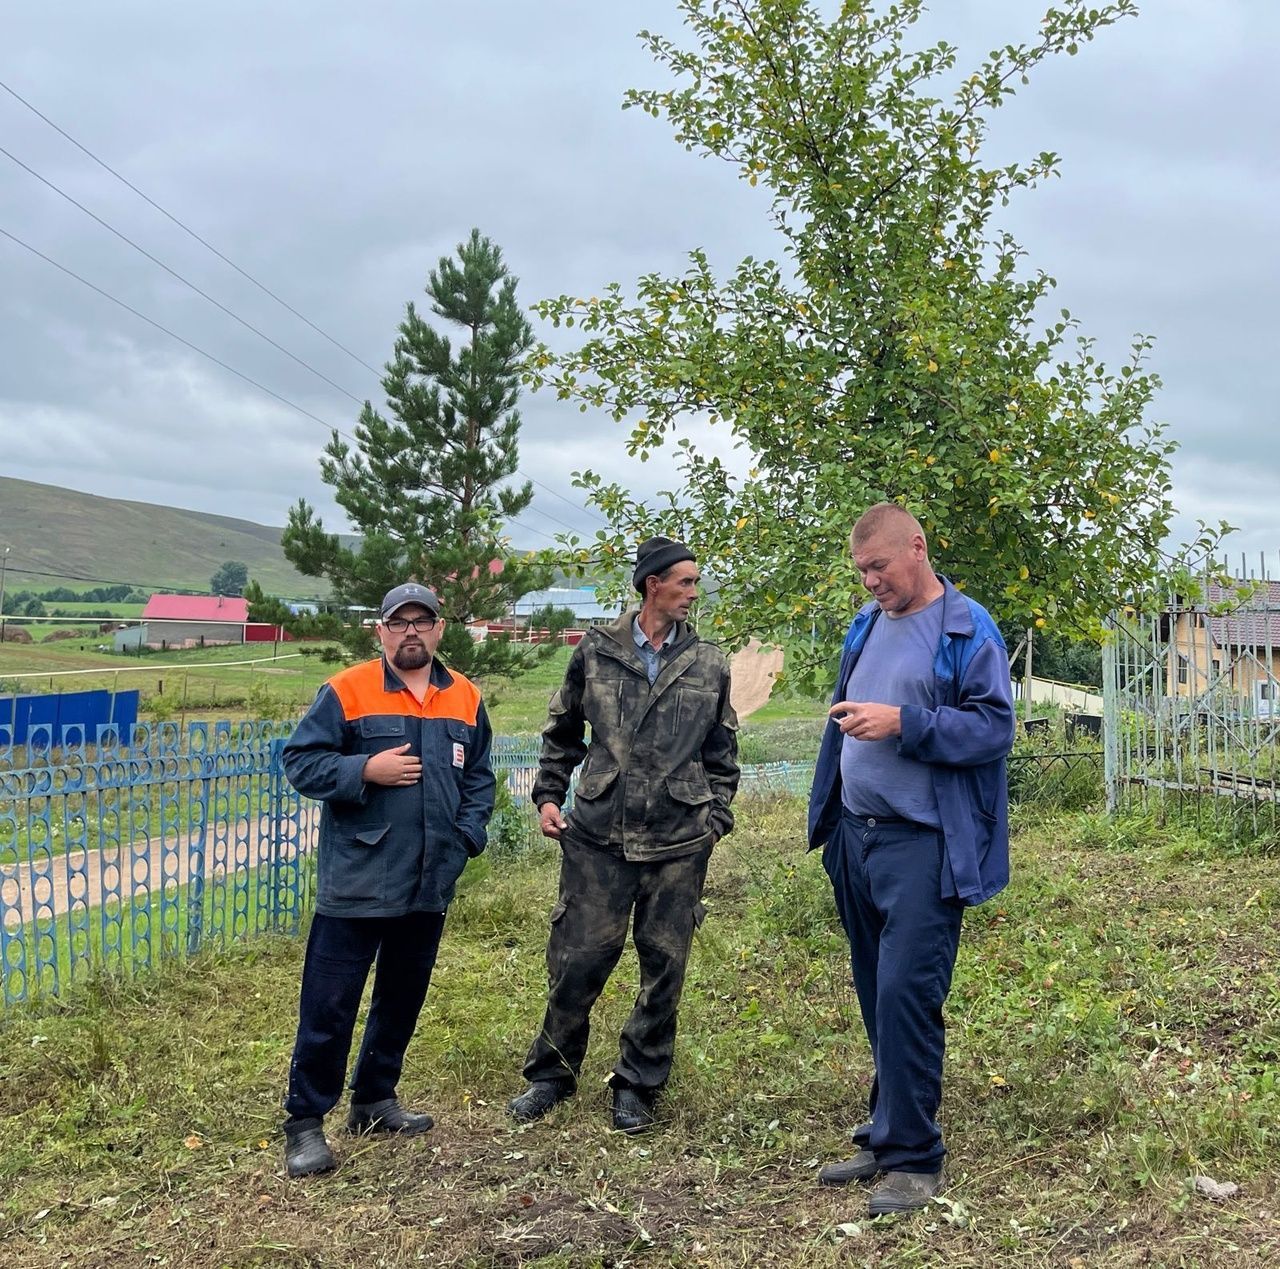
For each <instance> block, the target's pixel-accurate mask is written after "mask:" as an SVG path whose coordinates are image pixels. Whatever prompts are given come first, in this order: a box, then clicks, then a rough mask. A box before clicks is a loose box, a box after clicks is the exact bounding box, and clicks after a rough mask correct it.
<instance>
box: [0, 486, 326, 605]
mask: <svg viewBox="0 0 1280 1269" xmlns="http://www.w3.org/2000/svg"><path fill="white" fill-rule="evenodd" d="M280 532H281V531H280V529H277V528H270V527H268V526H267V525H263V524H254V523H253V522H252V521H250V520H234V519H232V518H231V517H230V516H217V515H209V514H207V513H206V512H203V511H184V510H181V509H180V508H178V507H160V506H154V505H152V504H151V503H148V502H127V501H125V500H124V499H121V498H99V497H97V496H96V495H94V494H87V493H78V492H77V491H75V490H73V489H62V488H59V487H58V486H56V485H38V484H35V483H34V482H32V481H29V480H13V479H11V478H9V477H7V476H0V548H3V547H4V546H8V547H10V548H11V550H10V553H9V567H8V581H7V588H8V589H10V590H44V589H48V588H49V587H51V586H69V587H72V588H73V589H84V588H87V587H89V586H92V585H93V582H90V581H80V580H77V579H79V578H94V579H101V580H102V581H107V582H116V581H119V582H132V583H136V584H137V585H138V586H139V587H141V588H142V589H144V590H165V589H187V590H204V591H207V590H208V589H209V579H210V578H211V577H212V576H213V574H214V571H215V570H216V569H217V568H218V566H219V565H220V564H222V563H224V562H225V561H226V560H243V561H244V563H245V564H247V565H248V568H249V576H250V577H251V578H253V579H254V580H255V581H257V582H259V583H261V585H262V588H263V589H264V590H265V591H267V593H268V594H273V595H280V596H283V597H284V598H287V599H309V598H316V597H319V596H323V595H326V594H328V591H329V587H328V584H327V583H326V582H324V581H323V580H322V579H320V578H315V577H303V576H302V574H301V573H298V572H296V571H295V570H294V568H293V567H292V566H291V565H290V564H289V562H288V561H287V560H286V559H285V557H284V552H283V551H282V550H281V549H280Z"/></svg>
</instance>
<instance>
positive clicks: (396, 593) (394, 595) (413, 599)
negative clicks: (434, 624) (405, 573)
mask: <svg viewBox="0 0 1280 1269" xmlns="http://www.w3.org/2000/svg"><path fill="white" fill-rule="evenodd" d="M406 604H419V605H421V606H422V607H423V608H425V609H426V610H427V611H428V612H429V613H430V614H431V615H432V616H433V617H438V616H439V615H440V601H439V600H438V599H437V598H436V594H435V591H432V590H428V589H427V588H426V587H425V586H423V585H420V584H419V583H418V582H405V583H404V584H403V585H400V586H393V587H392V588H391V589H390V590H389V591H387V593H386V594H385V595H384V596H383V598H382V609H381V612H382V617H383V619H384V620H385V619H386V618H387V617H390V616H391V614H392V613H394V612H395V611H396V610H397V609H399V608H403V607H404V606H405V605H406Z"/></svg>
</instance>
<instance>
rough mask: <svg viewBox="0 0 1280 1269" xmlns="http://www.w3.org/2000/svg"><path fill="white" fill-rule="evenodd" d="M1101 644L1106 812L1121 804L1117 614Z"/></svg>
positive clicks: (1103, 763)
mask: <svg viewBox="0 0 1280 1269" xmlns="http://www.w3.org/2000/svg"><path fill="white" fill-rule="evenodd" d="M1105 624H1106V638H1105V639H1104V640H1103V643H1102V779H1103V783H1104V785H1105V786H1106V790H1107V813H1108V814H1109V815H1114V814H1115V813H1116V810H1117V809H1118V808H1119V805H1120V672H1119V657H1120V631H1119V622H1118V620H1117V618H1116V615H1115V614H1114V613H1112V614H1111V616H1109V617H1108V618H1107V620H1106V623H1105Z"/></svg>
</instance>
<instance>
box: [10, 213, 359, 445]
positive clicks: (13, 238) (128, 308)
mask: <svg viewBox="0 0 1280 1269" xmlns="http://www.w3.org/2000/svg"><path fill="white" fill-rule="evenodd" d="M0 235H3V236H4V237H6V238H8V239H9V241H10V242H16V243H17V244H18V246H20V247H22V248H23V249H24V250H26V251H29V252H31V254H32V255H33V256H38V257H39V258H40V259H41V260H43V261H44V262H45V264H51V265H52V266H53V267H54V268H55V269H57V270H58V271H59V272H60V273H65V274H66V275H67V277H69V278H75V280H76V281H77V282H79V283H80V284H81V285H82V286H87V287H88V288H89V290H91V291H96V292H97V293H98V294H99V295H101V296H102V298H103V299H104V300H110V301H111V303H112V304H117V305H119V306H120V307H121V308H122V309H124V310H125V312H127V313H132V314H133V315H134V317H136V318H139V319H140V320H141V321H144V322H146V323H147V325H148V326H154V327H155V329H156V330H158V331H162V332H163V333H164V334H166V335H168V336H169V338H170V339H176V340H177V341H178V343H180V344H182V345H183V346H184V347H186V348H190V349H191V351H192V352H194V353H199V354H200V356H201V357H204V358H206V359H207V360H209V361H211V362H213V364H214V365H215V366H221V367H222V369H223V370H226V371H229V372H230V373H231V374H233V375H235V376H236V378H237V379H243V380H244V382H245V383H247V384H250V385H251V386H252V387H255V388H257V389H258V391H259V392H265V393H266V394H267V396H269V397H274V398H275V399H276V400H277V401H279V402H280V403H281V404H282V405H287V406H288V407H289V408H290V409H291V410H297V412H298V413H299V414H302V415H305V416H306V417H307V418H309V419H312V420H314V421H315V422H316V423H319V424H320V426H321V427H323V428H327V429H328V430H329V431H332V432H338V429H337V428H336V427H334V426H333V424H332V423H326V422H325V421H324V419H322V418H321V417H320V416H319V415H318V414H312V413H311V411H310V410H308V409H306V408H305V407H304V406H301V405H299V404H298V403H297V402H296V401H290V400H289V398H288V397H284V396H281V395H280V393H278V392H276V391H275V390H274V389H272V388H268V387H267V386H266V384H264V383H259V382H258V381H257V380H256V379H252V378H250V377H249V376H248V375H247V374H245V373H244V372H243V371H240V370H237V369H236V368H235V367H234V366H231V365H228V364H227V363H226V362H225V361H223V360H222V358H221V357H215V356H214V355H213V353H211V352H206V351H205V350H204V349H203V348H201V347H200V346H199V345H198V344H193V343H192V342H191V341H190V340H189V339H184V338H183V337H182V336H181V335H179V334H177V333H176V332H175V331H171V330H170V329H169V328H168V327H167V326H163V325H161V323H159V322H157V321H156V320H155V318H153V317H148V316H147V315H146V314H145V313H141V312H139V311H138V310H137V309H136V308H134V307H133V306H132V305H131V304H126V303H125V302H124V300H121V299H117V298H116V297H115V296H114V295H112V294H111V293H110V292H109V291H104V290H103V289H102V288H101V287H100V286H96V285H95V284H94V283H92V282H90V281H89V280H88V278H83V277H81V276H80V274H78V273H76V272H75V270H74V269H68V268H67V266H66V265H65V264H59V263H58V262H57V261H56V260H54V259H53V258H52V257H50V256H47V255H45V254H44V252H43V251H39V250H37V249H36V248H35V247H33V246H32V245H31V244H30V243H29V242H24V241H23V240H22V239H21V238H19V237H18V235H17V234H14V233H10V232H9V230H7V229H5V228H4V226H2V225H0ZM338 434H339V435H340V436H346V433H345V432H338ZM347 439H348V440H352V439H353V438H352V437H350V436H348V437H347Z"/></svg>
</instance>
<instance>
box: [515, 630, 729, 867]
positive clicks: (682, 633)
mask: <svg viewBox="0 0 1280 1269" xmlns="http://www.w3.org/2000/svg"><path fill="white" fill-rule="evenodd" d="M635 616H636V614H635V612H634V611H632V612H627V613H624V614H623V616H622V617H620V618H619V619H618V620H617V621H616V622H614V623H613V624H612V625H611V626H597V627H595V628H594V629H592V630H589V631H588V632H587V634H586V635H585V636H584V638H583V640H582V642H581V643H579V644H578V646H577V647H576V648H575V649H574V651H573V656H572V657H570V659H569V668H568V669H567V670H566V671H565V676H564V683H563V684H562V685H561V687H560V689H559V691H557V692H556V694H555V695H554V696H553V697H552V698H551V705H550V708H549V716H548V718H547V725H546V727H545V728H544V729H543V732H542V759H541V763H540V765H539V768H538V776H537V779H536V780H535V782H534V786H533V801H534V804H535V805H537V806H542V805H543V804H544V803H546V802H554V803H555V804H556V805H557V806H563V805H564V803H565V797H566V795H567V793H568V789H569V777H570V776H571V775H572V773H573V769H574V768H575V767H576V766H577V765H578V764H579V763H580V762H583V759H584V758H585V760H586V761H585V764H584V766H583V768H582V772H581V774H580V775H579V777H578V787H577V789H576V791H575V793H574V800H573V806H572V809H571V810H570V812H569V814H568V823H569V832H570V833H572V834H573V836H574V837H575V838H577V839H579V840H582V841H585V842H588V843H594V844H596V845H604V846H613V847H620V848H621V850H622V853H623V854H624V856H625V857H626V858H627V859H633V860H651V859H661V858H664V857H667V856H673V855H684V854H689V853H691V852H693V851H696V850H699V849H701V848H702V847H704V846H710V845H712V844H714V843H715V842H716V841H718V840H719V839H720V838H721V837H723V836H724V835H725V834H726V833H727V832H729V831H730V829H732V828H733V812H732V811H731V810H730V809H729V804H730V803H731V802H732V801H733V795H734V793H735V792H736V791H737V788H738V736H737V732H738V719H737V716H736V715H735V714H734V712H733V707H732V706H731V705H730V704H729V663H728V662H727V661H726V660H725V656H724V653H723V652H721V651H720V649H719V648H717V647H715V646H713V645H712V644H709V643H703V642H702V641H701V640H700V639H699V638H698V636H697V634H695V633H694V631H693V629H692V628H691V627H690V626H688V625H687V624H685V623H683V622H681V623H679V624H678V625H677V626H676V634H675V638H674V640H673V641H672V643H671V645H670V647H669V648H667V649H666V651H665V652H664V653H663V657H662V666H661V669H660V670H659V672H658V677H657V679H656V680H655V682H654V684H653V686H652V687H650V686H649V679H648V676H647V675H646V674H645V667H644V661H643V660H642V658H641V656H640V652H639V650H638V649H637V648H636V645H635V641H634V639H633V638H632V622H633V621H634V620H635ZM588 726H589V727H590V728H591V740H590V743H588V742H587V740H586V729H587V727H588Z"/></svg>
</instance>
